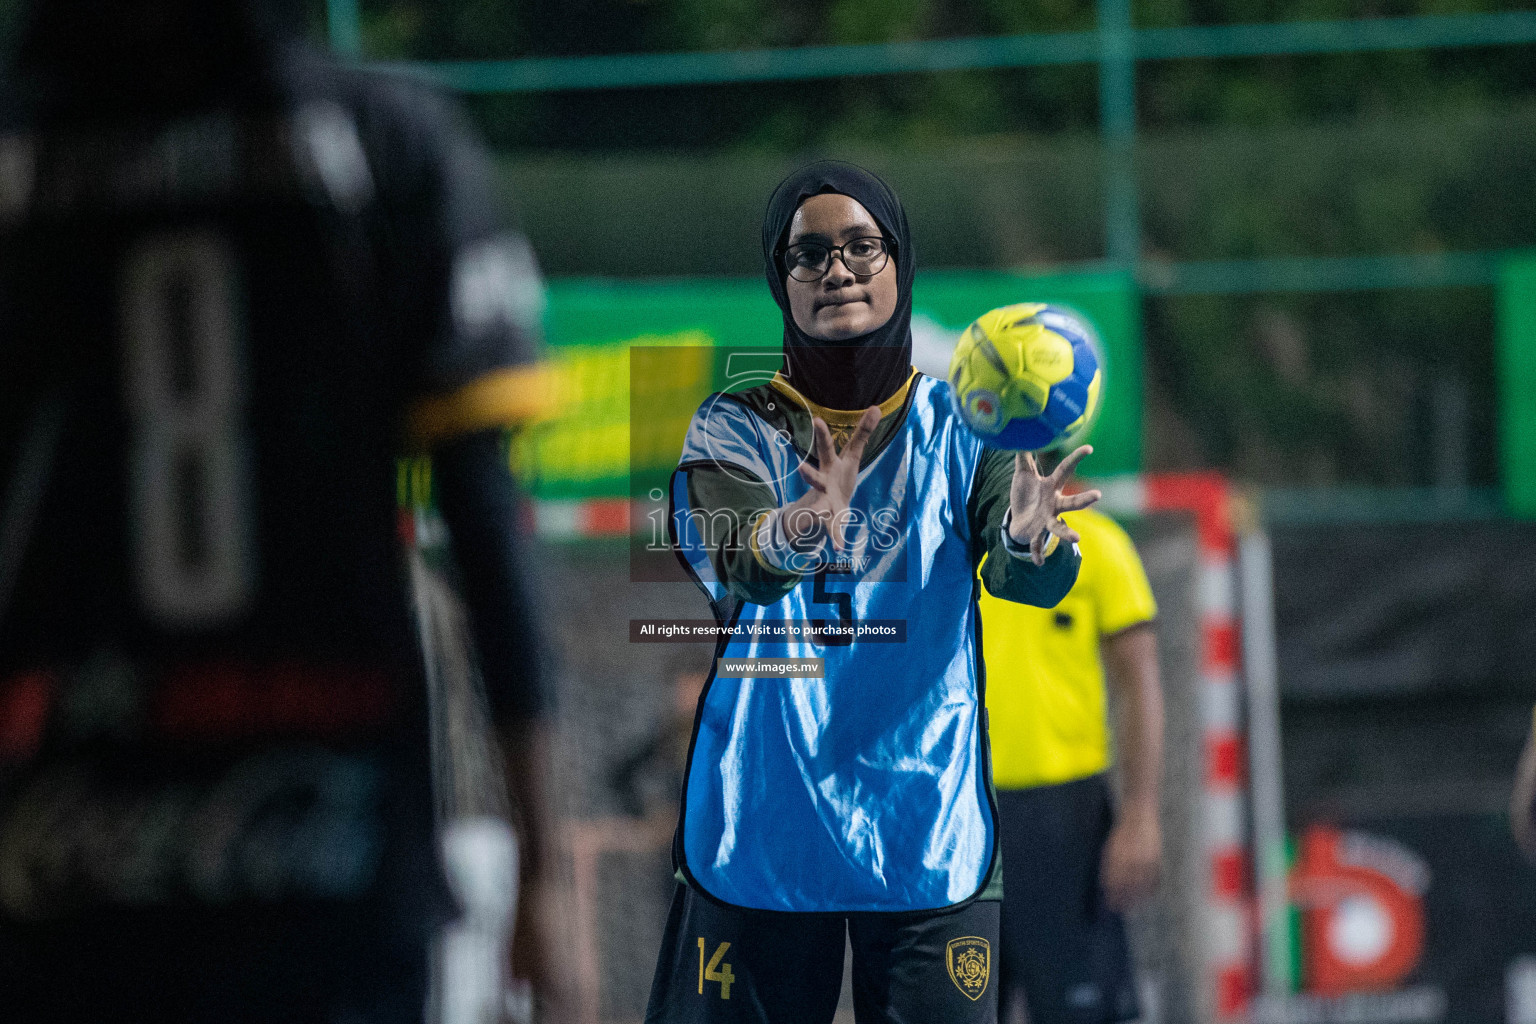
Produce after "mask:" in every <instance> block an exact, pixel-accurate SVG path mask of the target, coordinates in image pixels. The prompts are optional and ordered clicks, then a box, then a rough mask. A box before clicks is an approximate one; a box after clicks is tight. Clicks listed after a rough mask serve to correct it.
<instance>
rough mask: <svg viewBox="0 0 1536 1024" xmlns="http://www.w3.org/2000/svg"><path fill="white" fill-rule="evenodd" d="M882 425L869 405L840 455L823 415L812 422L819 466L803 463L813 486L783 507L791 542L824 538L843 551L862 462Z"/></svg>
mask: <svg viewBox="0 0 1536 1024" xmlns="http://www.w3.org/2000/svg"><path fill="white" fill-rule="evenodd" d="M879 424H880V410H879V408H878V407H876V406H873V405H872V406H870V407H869V408H868V409H865V410H864V415H863V416H861V417H859V423H858V426H856V427H854V428H853V436H851V437H850V438H848V443H847V444H846V445H844V446H843V450H842V451H841V452H839V451H838V450H837V446H836V445H835V444H833V442H832V431H831V430H829V429H827V423H826V421H825V420H823V419H822V418H821V417H820V416H817V417H815V418H813V419H812V420H811V427H812V429H813V430H814V431H815V435H816V438H815V448H814V450H813V452H812V454H813V455H815V457H816V465H815V466H812V465H811V464H810V463H808V462H803V463H801V464H800V476H801V477H802V478H804V480H805V482H806V483H807V484H809V485H810V487H811V489H810V490H809V491H807V492H806V493H805V494H804V495H803V496H802V497H801V498H799V500H797V501H794V502H792V503H790V504H789V505H786V506H785V507H784V531H785V533H786V534H788V536H789V539H790V541H791V542H792V543H795V544H803V543H806V542H811V541H814V540H816V538H817V537H819V536H822V535H825V536H828V537H830V538H831V540H832V547H833V549H834V550H836V551H842V550H843V531H844V529H845V528H846V527H847V525H848V505H849V502H851V501H852V500H853V491H854V488H855V487H857V486H858V484H859V462H860V461H861V460H862V459H863V458H864V448H865V446H866V445H868V444H869V439H870V437H871V435H873V434H874V432H875V427H877V426H879Z"/></svg>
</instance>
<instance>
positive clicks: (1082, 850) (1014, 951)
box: [997, 775, 1140, 1024]
mask: <svg viewBox="0 0 1536 1024" xmlns="http://www.w3.org/2000/svg"><path fill="white" fill-rule="evenodd" d="M997 804H998V818H999V823H1000V825H1001V828H1002V839H1003V863H1004V864H1007V865H1008V885H1007V888H1006V890H1005V891H1004V896H1003V922H1002V931H1003V942H1002V956H1001V958H1000V960H1001V963H1000V977H999V981H1000V983H1001V984H1000V992H1001V998H1002V1000H1003V1002H1002V1005H1003V1006H1004V1007H1008V1006H1010V1005H1011V1003H1012V1000H1013V998H1014V993H1015V992H1017V991H1018V990H1020V989H1022V990H1023V993H1024V998H1025V999H1026V1000H1027V1002H1028V1006H1029V1019H1030V1024H1108V1022H1110V1021H1121V1020H1130V1019H1132V1018H1135V1017H1137V1016H1139V1015H1140V1008H1139V1006H1138V1000H1137V998H1136V978H1135V970H1134V967H1133V964H1132V962H1131V957H1130V950H1129V946H1128V945H1127V943H1126V939H1125V923H1124V921H1123V920H1122V919H1121V917H1120V915H1119V914H1117V913H1115V912H1114V911H1113V910H1110V909H1109V908H1108V907H1107V906H1106V905H1105V903H1104V894H1103V890H1102V889H1101V887H1100V885H1099V863H1100V860H1101V859H1102V857H1103V854H1104V842H1105V840H1106V839H1107V838H1108V837H1109V830H1110V827H1111V825H1112V823H1113V812H1112V810H1111V808H1110V799H1109V786H1108V784H1107V783H1106V780H1105V778H1104V776H1103V775H1092V776H1089V777H1088V778H1086V779H1079V780H1077V781H1075V782H1067V783H1063V784H1061V785H1057V786H1037V787H1034V788H1031V789H1013V790H999V791H998V794H997Z"/></svg>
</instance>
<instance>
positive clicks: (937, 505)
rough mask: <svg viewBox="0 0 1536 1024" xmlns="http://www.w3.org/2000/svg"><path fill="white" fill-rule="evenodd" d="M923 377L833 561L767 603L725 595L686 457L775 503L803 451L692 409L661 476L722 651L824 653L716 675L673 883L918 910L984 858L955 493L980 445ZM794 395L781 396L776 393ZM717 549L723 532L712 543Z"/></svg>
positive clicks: (693, 753) (775, 902)
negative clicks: (818, 661) (888, 631)
mask: <svg viewBox="0 0 1536 1024" xmlns="http://www.w3.org/2000/svg"><path fill="white" fill-rule="evenodd" d="M948 387H949V385H948V384H947V383H945V382H942V381H937V380H934V379H932V378H929V377H922V376H919V377H918V378H917V379H916V380H915V381H914V382H913V384H912V388H913V393H912V396H911V398H910V400H909V402H908V404H907V406H906V410H905V422H904V424H903V426H902V427H901V428H900V429H899V430H898V431H897V432H896V434H895V435H894V437H893V438H892V439H891V440H890V441H889V442H888V443H887V444H886V446H885V448H884V450H882V451H881V452H880V454H879V455H878V456H877V457H876V458H875V459H874V460H873V461H872V462H870V463H869V464H868V465H867V466H865V467H864V468H863V469H862V470H861V472H860V474H859V484H858V488H857V489H856V491H855V492H854V499H853V509H852V511H853V513H854V516H855V520H854V523H853V525H852V527H851V528H850V531H849V535H848V537H849V544H848V546H847V548H846V549H845V552H844V554H843V555H842V556H840V557H842V558H844V559H846V561H845V564H844V565H843V566H841V567H834V569H841V570H842V571H834V572H830V573H825V574H818V575H815V576H806V577H805V578H804V579H802V580H801V582H800V583H798V584H797V585H796V586H795V588H794V589H793V590H791V591H790V592H789V593H788V594H786V595H785V596H784V597H783V598H781V599H780V600H779V601H777V602H775V603H774V604H771V605H758V604H751V603H745V602H740V601H738V600H736V599H735V598H733V597H731V596H730V595H728V594H727V592H726V588H725V586H724V584H723V583H722V582H721V581H720V580H718V579H716V578H715V573H714V569H713V567H712V565H711V564H710V561H709V556H708V551H709V538H710V536H711V535H712V527H715V526H716V525H717V524H712V523H711V522H710V521H709V517H708V514H707V510H694V509H691V508H690V507H689V504H688V486H687V473H686V470H687V469H688V468H689V467H691V466H694V465H701V464H704V465H710V466H715V467H720V468H724V469H726V470H727V471H739V472H742V473H744V474H747V475H749V476H751V477H753V478H755V479H756V480H758V481H761V482H765V483H767V484H768V485H769V487H770V488H771V489H772V490H773V494H774V501H775V502H776V503H777V504H778V505H780V506H783V505H786V504H788V503H790V502H792V501H794V500H795V499H797V498H799V497H800V496H801V495H802V494H804V493H805V491H806V486H807V485H806V484H805V482H804V481H803V480H802V479H801V477H800V475H799V473H798V472H797V467H798V465H799V463H800V461H801V458H802V455H801V453H800V452H798V451H797V450H796V449H795V447H794V446H793V445H792V444H790V443H789V441H788V439H787V438H786V437H784V436H783V435H782V434H780V433H778V432H777V431H775V429H774V428H773V427H772V426H770V425H769V424H768V423H767V422H765V421H764V420H763V419H762V418H761V417H759V416H758V415H757V414H756V413H754V412H753V411H752V410H751V409H749V408H748V407H747V406H746V405H744V404H743V403H742V402H741V401H739V400H737V399H735V398H733V397H731V396H729V395H714V396H711V397H710V398H709V399H707V400H706V401H705V403H704V405H703V406H701V407H700V409H699V411H698V413H697V414H696V415H695V416H694V419H693V423H692V424H691V426H690V428H689V432H688V436H687V440H686V441H685V443H684V447H683V455H682V460H681V463H680V465H679V468H678V471H677V472H676V473H675V474H674V475H673V478H672V502H673V504H672V528H673V537H674V540H675V542H676V545H677V548H678V550H679V552H680V554H681V557H682V558H683V560H684V562H685V564H686V565H687V567H688V569H689V571H690V572H691V573H692V574H693V576H694V578H695V580H696V581H697V582H698V583H699V585H700V586H701V587H702V588H703V589H704V590H705V592H706V593H707V594H708V595H709V597H710V600H711V603H712V605H713V606H714V608H715V609H716V615H717V617H720V616H725V617H727V618H729V617H730V616H734V621H735V630H734V631H733V633H732V634H731V636H730V638H729V639H728V640H727V641H725V642H724V643H723V644H722V645H721V646H720V647H719V648H718V649H717V654H718V656H719V657H721V658H753V657H764V658H805V657H809V658H823V659H825V667H826V673H825V677H824V678H820V679H808V678H778V677H759V678H744V679H737V678H726V677H717V676H716V674H715V673H714V672H711V674H710V680H709V683H708V684H707V686H706V689H705V694H704V697H703V699H702V701H701V703H700V709H699V716H698V720H697V722H696V723H695V729H694V740H693V744H692V748H691V750H690V753H689V760H688V772H687V777H686V782H685V784H684V792H683V810H682V818H681V822H680V824H679V826H678V828H679V832H678V835H679V842H678V853H679V855H680V860H681V866H682V868H683V871H684V873H685V877H687V878H688V879H689V881H690V882H691V883H693V884H694V885H696V886H698V887H700V888H702V889H703V890H704V892H705V893H707V894H708V895H710V896H713V897H715V898H716V899H718V900H721V901H723V902H725V903H729V904H734V905H736V906H741V907H750V908H758V909H766V910H786V911H841V912H855V911H907V910H928V909H936V908H941V907H946V906H951V905H953V904H956V903H961V902H964V901H965V900H967V899H970V898H971V897H973V896H974V895H976V894H977V893H978V892H979V891H980V890H981V889H982V888H983V887H984V886H985V885H986V883H987V881H988V879H989V878H990V876H991V873H992V870H993V860H994V846H995V833H996V827H995V823H994V810H993V805H992V798H991V795H990V791H989V786H988V774H987V773H988V769H987V761H986V758H987V753H986V745H985V744H986V727H985V722H984V719H983V712H982V701H981V693H980V685H979V679H978V670H977V661H978V654H979V652H978V650H977V637H976V615H977V611H976V592H975V588H976V586H978V583H977V581H976V572H975V567H974V565H973V564H972V562H971V536H970V534H971V527H970V521H969V519H968V516H967V501H968V499H969V497H970V493H971V487H972V483H973V482H974V479H975V476H976V473H977V471H978V468H979V466H980V463H981V457H982V454H983V447H982V444H981V442H980V441H979V440H977V439H976V438H975V436H974V435H972V434H970V433H969V432H968V431H966V430H965V429H964V427H963V426H962V425H961V423H960V422H959V421H958V420H957V419H956V418H955V416H954V415H953V413H952V412H951V411H950V403H949V398H948V393H947V392H948ZM787 400H789V399H786V401H787ZM716 543H718V541H716ZM850 619H851V620H852V622H856V623H858V622H869V621H871V620H885V621H886V622H894V623H904V625H905V633H906V638H905V642H903V643H888V642H873V641H871V640H868V639H862V638H859V637H858V636H854V637H853V638H852V642H851V643H845V642H842V641H844V640H846V639H847V637H846V636H829V637H826V638H825V639H828V640H829V641H831V642H828V643H822V642H818V639H817V638H815V637H806V636H804V635H803V634H802V635H799V636H785V635H783V634H782V633H780V634H779V635H777V636H770V638H767V639H765V638H764V636H763V634H762V632H761V630H754V629H753V627H754V626H761V627H765V628H770V629H776V628H777V625H778V624H782V623H785V622H787V623H789V624H792V625H800V624H804V623H806V622H807V621H809V620H821V621H823V622H827V623H839V622H847V621H849V620H850Z"/></svg>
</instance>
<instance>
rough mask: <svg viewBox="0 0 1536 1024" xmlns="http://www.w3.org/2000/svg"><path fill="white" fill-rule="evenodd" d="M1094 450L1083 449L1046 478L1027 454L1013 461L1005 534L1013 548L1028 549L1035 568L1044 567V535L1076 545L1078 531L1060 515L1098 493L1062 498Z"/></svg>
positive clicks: (1096, 497)
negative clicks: (1027, 547) (1078, 465)
mask: <svg viewBox="0 0 1536 1024" xmlns="http://www.w3.org/2000/svg"><path fill="white" fill-rule="evenodd" d="M1091 454H1093V448H1091V447H1090V446H1088V445H1086V444H1085V445H1083V446H1082V447H1081V448H1078V449H1077V450H1076V451H1074V452H1072V454H1070V455H1068V456H1067V457H1066V458H1064V459H1062V460H1061V463H1060V465H1058V466H1057V467H1056V468H1055V470H1053V471H1052V472H1051V473H1050V475H1049V476H1041V475H1040V467H1039V466H1038V465H1037V464H1036V463H1035V457H1034V456H1033V455H1031V454H1030V453H1029V452H1019V453H1018V454H1017V455H1016V456H1014V459H1013V487H1012V488H1011V489H1010V490H1009V493H1008V508H1009V522H1008V534H1009V536H1010V537H1012V538H1013V542H1014V543H1015V544H1019V545H1024V544H1029V545H1030V552H1029V554H1030V558H1031V559H1032V560H1033V561H1034V563H1035V564H1036V565H1043V564H1044V563H1045V545H1046V534H1048V533H1052V534H1055V535H1056V536H1057V537H1059V538H1060V539H1061V540H1062V541H1063V542H1065V543H1067V544H1076V543H1077V542H1078V540H1079V537H1078V535H1077V531H1076V530H1074V529H1072V527H1070V526H1068V525H1067V524H1066V522H1065V521H1063V520H1062V518H1061V514H1062V513H1063V512H1075V511H1077V510H1078V509H1083V508H1087V507H1088V506H1089V505H1092V504H1093V503H1094V502H1096V501H1098V500H1099V498H1100V497H1101V495H1100V494H1099V492H1098V491H1082V492H1080V493H1078V494H1070V495H1069V494H1063V493H1062V491H1063V489H1064V488H1065V487H1066V486H1067V481H1068V480H1070V479H1072V470H1073V469H1074V468H1075V467H1076V466H1077V464H1078V463H1079V462H1081V461H1082V460H1083V456H1085V455H1091Z"/></svg>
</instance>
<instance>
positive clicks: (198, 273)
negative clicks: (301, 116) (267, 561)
mask: <svg viewBox="0 0 1536 1024" xmlns="http://www.w3.org/2000/svg"><path fill="white" fill-rule="evenodd" d="M122 296H123V306H122V324H123V349H124V358H125V366H124V385H125V387H126V389H127V394H126V404H127V409H128V414H129V416H130V418H131V420H132V436H131V438H130V439H129V457H128V459H129V466H128V469H129V485H128V486H129V490H128V500H129V509H128V520H129V525H130V528H131V530H132V541H131V542H132V544H133V547H134V550H133V552H132V559H133V566H134V576H135V583H136V585H137V588H138V592H139V599H140V600H141V601H142V602H143V605H144V607H145V610H146V611H148V612H149V614H150V615H151V616H152V617H153V618H154V619H156V620H157V621H159V622H160V623H162V624H163V625H167V626H183V627H197V626H212V625H216V624H218V623H219V622H221V621H224V620H227V619H229V618H232V617H233V616H235V615H236V614H238V613H239V612H241V611H242V610H244V609H245V607H246V606H247V605H248V604H249V602H250V599H251V597H252V594H253V591H254V583H255V581H254V578H253V577H254V571H253V562H254V560H253V558H252V550H251V549H252V546H253V542H252V538H251V526H250V518H251V503H250V500H249V499H250V493H249V492H250V486H249V476H248V473H247V465H246V445H245V429H244V388H243V382H244V377H245V375H244V373H243V372H242V371H243V369H244V367H243V365H242V355H243V351H242V345H241V341H242V339H241V330H240V321H239V316H238V312H239V307H238V302H239V288H238V279H237V268H236V261H235V258H234V254H233V253H232V252H231V251H230V246H229V245H228V243H227V242H226V241H225V240H224V239H222V238H219V237H218V236H217V235H213V234H210V233H206V232H186V233H177V234H166V235H156V236H152V237H150V238H146V239H144V240H143V241H141V242H139V243H138V244H137V245H136V246H134V247H133V249H132V250H130V252H129V254H128V259H127V263H126V267H125V270H124V275H123V291H122Z"/></svg>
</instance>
